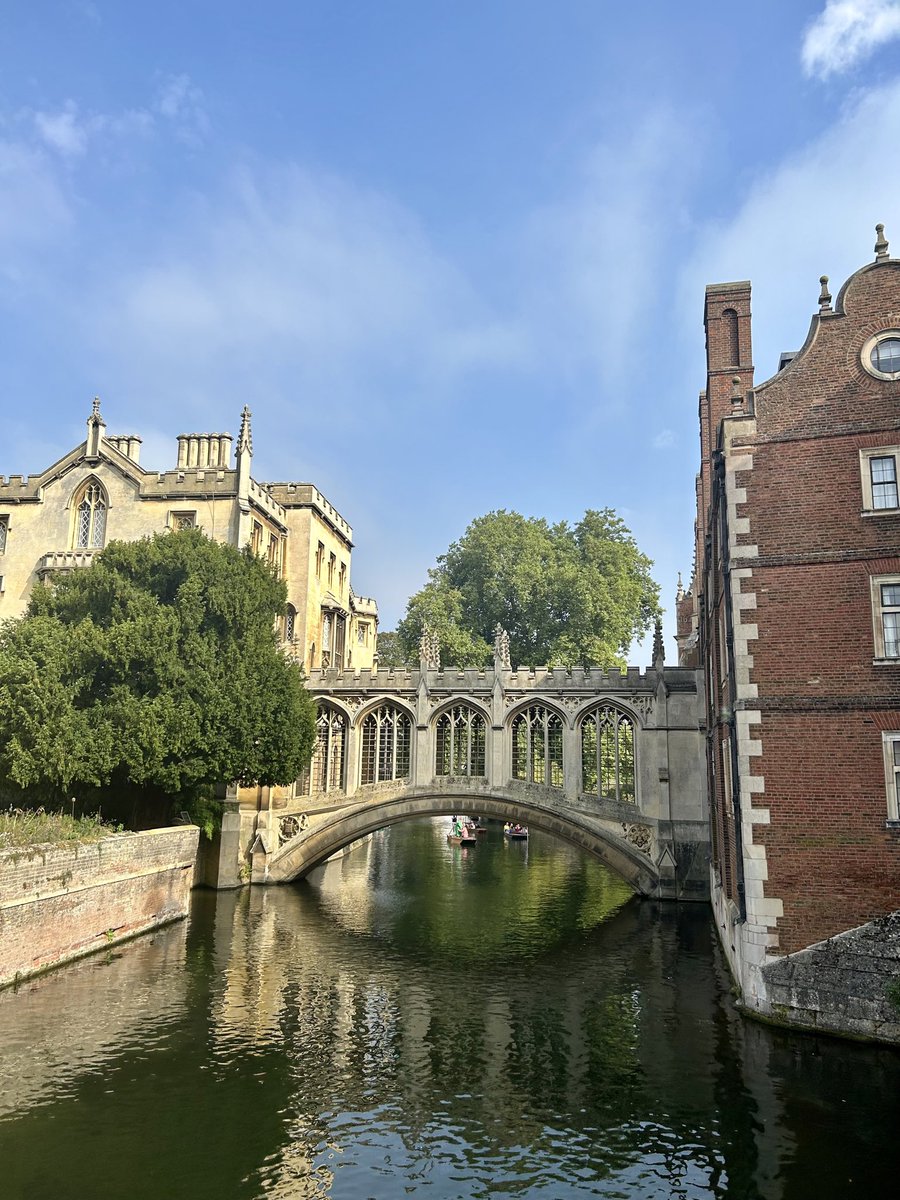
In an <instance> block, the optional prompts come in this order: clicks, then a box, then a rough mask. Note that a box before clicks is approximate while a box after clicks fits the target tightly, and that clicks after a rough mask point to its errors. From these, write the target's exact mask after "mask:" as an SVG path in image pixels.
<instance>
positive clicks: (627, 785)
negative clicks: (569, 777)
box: [581, 704, 635, 804]
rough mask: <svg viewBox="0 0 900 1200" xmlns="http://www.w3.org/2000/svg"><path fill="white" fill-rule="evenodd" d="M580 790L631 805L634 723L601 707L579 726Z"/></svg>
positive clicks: (615, 712)
mask: <svg viewBox="0 0 900 1200" xmlns="http://www.w3.org/2000/svg"><path fill="white" fill-rule="evenodd" d="M581 766H582V782H581V790H582V791H583V792H588V793H590V794H591V795H594V796H599V797H601V798H602V799H604V800H624V801H627V802H628V803H630V804H633V803H634V802H635V772H634V722H633V721H632V720H631V718H630V717H629V716H627V714H625V713H623V712H621V711H620V710H619V709H617V708H615V707H614V706H613V705H612V704H605V705H603V706H602V707H600V708H597V709H596V710H595V711H594V712H592V713H588V715H587V716H586V717H585V718H584V720H583V721H582V723H581Z"/></svg>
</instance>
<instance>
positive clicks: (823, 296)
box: [819, 275, 831, 312]
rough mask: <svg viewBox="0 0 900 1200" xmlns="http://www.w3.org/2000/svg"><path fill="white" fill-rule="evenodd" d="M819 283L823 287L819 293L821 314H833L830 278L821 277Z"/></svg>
mask: <svg viewBox="0 0 900 1200" xmlns="http://www.w3.org/2000/svg"><path fill="white" fill-rule="evenodd" d="M819 283H820V284H821V285H822V287H821V291H820V292H819V312H831V292H829V290H828V276H827V275H820V276H819Z"/></svg>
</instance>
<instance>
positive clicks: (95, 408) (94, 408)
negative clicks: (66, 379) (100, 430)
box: [91, 396, 100, 417]
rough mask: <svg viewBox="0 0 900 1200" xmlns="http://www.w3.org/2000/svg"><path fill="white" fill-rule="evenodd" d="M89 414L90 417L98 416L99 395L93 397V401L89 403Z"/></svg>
mask: <svg viewBox="0 0 900 1200" xmlns="http://www.w3.org/2000/svg"><path fill="white" fill-rule="evenodd" d="M91 416H92V417H99V416H100V397H99V396H95V397H94V403H93V404H92V405H91Z"/></svg>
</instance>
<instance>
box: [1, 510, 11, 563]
mask: <svg viewBox="0 0 900 1200" xmlns="http://www.w3.org/2000/svg"><path fill="white" fill-rule="evenodd" d="M8 532H9V517H0V554H5V553H6V535H7V533H8Z"/></svg>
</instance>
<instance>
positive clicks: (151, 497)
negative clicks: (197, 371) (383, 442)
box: [0, 401, 378, 671]
mask: <svg viewBox="0 0 900 1200" xmlns="http://www.w3.org/2000/svg"><path fill="white" fill-rule="evenodd" d="M231 446H232V437H231V435H230V434H227V433H221V434H220V433H210V434H182V435H181V436H179V438H178V451H177V463H176V465H175V467H174V468H172V469H171V470H168V471H149V470H147V469H146V468H145V467H142V466H141V465H140V461H139V460H140V448H141V439H140V438H139V437H134V436H111V435H108V434H107V432H106V425H105V423H104V420H103V417H102V416H101V415H100V404H99V402H98V401H94V406H93V412H92V413H91V415H90V417H89V418H88V422H87V437H86V439H85V440H84V441H83V442H82V443H81V444H80V445H79V446H76V447H75V448H74V449H73V450H71V451H69V453H68V454H66V455H65V456H64V457H63V458H61V459H60V460H59V461H58V462H55V463H54V464H53V465H52V466H50V467H48V468H47V469H46V470H45V471H41V472H40V473H39V474H37V475H29V476H28V478H27V479H26V478H24V477H23V476H21V475H11V476H10V477H9V478H8V479H4V478H2V477H0V620H2V619H4V618H7V617H17V616H20V615H21V614H22V613H23V612H24V610H25V607H26V605H27V603H28V596H29V594H30V592H31V589H32V588H33V587H34V586H35V585H36V584H39V583H41V582H42V581H45V580H48V579H51V578H52V577H53V576H54V575H58V574H59V573H60V572H64V571H72V570H76V569H78V568H79V567H85V566H88V565H89V564H90V562H91V559H92V558H93V556H94V555H95V554H96V553H97V552H98V551H100V550H102V548H103V546H104V545H105V543H106V542H107V541H108V540H109V539H113V538H115V539H124V540H126V541H128V540H132V539H135V538H140V537H146V536H147V535H148V534H152V533H160V532H163V531H165V530H170V529H182V528H184V527H186V526H198V527H199V528H201V529H202V530H203V531H204V532H205V533H206V534H207V535H208V536H209V537H211V538H215V539H216V540H217V541H220V542H226V543H229V544H231V545H233V546H248V545H249V546H250V547H252V548H253V550H254V551H255V552H256V553H257V554H260V555H263V556H264V557H265V558H267V559H268V561H269V562H270V563H271V564H272V565H273V566H275V567H276V568H277V569H278V570H279V572H280V573H281V574H282V576H283V578H284V580H285V582H286V584H287V591H288V605H287V611H286V615H285V617H284V619H283V623H282V626H281V630H280V632H281V634H282V639H283V642H284V644H285V647H286V649H288V650H289V651H290V653H292V654H293V655H294V657H295V658H297V660H298V661H300V662H301V663H302V664H303V665H304V667H305V668H306V670H307V671H309V670H312V669H314V668H318V667H329V666H341V667H362V668H365V667H371V666H372V665H373V661H374V658H375V652H376V635H377V625H378V609H377V607H376V605H375V602H374V601H373V600H371V599H368V598H365V597H361V596H357V595H356V594H355V593H354V592H353V590H352V588H351V586H350V555H351V551H352V548H353V531H352V529H351V528H350V526H349V525H348V524H347V522H346V521H345V520H344V518H343V517H342V516H341V515H340V513H339V512H337V510H336V509H335V508H334V507H333V506H332V505H331V504H329V502H328V501H327V500H326V499H325V497H324V496H323V495H322V494H321V492H319V491H318V489H317V488H316V487H314V486H313V485H312V484H310V483H258V482H257V481H256V480H255V479H254V478H253V477H252V475H251V474H250V469H251V460H252V457H253V441H252V437H251V431H250V412H249V409H247V408H245V409H244V411H243V414H242V417H241V428H240V434H239V437H238V442H237V447H236V451H235V455H234V460H235V461H234V466H232V465H231Z"/></svg>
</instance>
